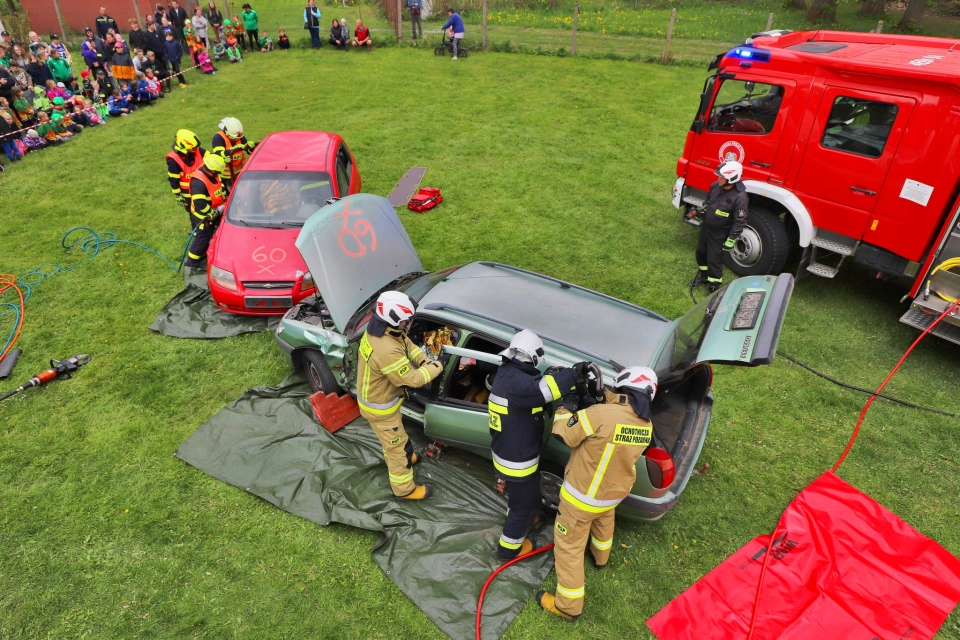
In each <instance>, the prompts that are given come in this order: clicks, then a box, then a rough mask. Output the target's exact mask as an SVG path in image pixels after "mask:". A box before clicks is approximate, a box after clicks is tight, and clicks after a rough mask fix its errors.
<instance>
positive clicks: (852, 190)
mask: <svg viewBox="0 0 960 640" xmlns="http://www.w3.org/2000/svg"><path fill="white" fill-rule="evenodd" d="M914 105H915V100H914V99H913V98H910V97H906V96H899V95H894V94H885V93H877V92H874V91H860V90H856V89H851V88H848V87H838V86H826V87H824V91H823V97H822V98H821V100H820V107H819V109H818V111H817V115H816V119H815V120H814V123H813V129H812V130H811V131H810V134H809V137H808V142H807V145H806V151H805V153H804V155H803V161H802V162H801V165H800V171H799V173H798V175H797V179H796V183H795V186H794V191H795V192H796V193H797V195H799V196H800V199H801V200H802V201H803V203H804V204H805V205H806V206H807V208H808V209H809V210H810V212H811V213H812V214H813V223H814V225H815V226H817V227H819V228H824V229H828V230H830V231H834V232H836V233H840V234H843V235H845V236H849V237H851V238H857V239H859V238H860V237H861V236H862V235H863V233H864V231H865V230H866V227H867V223H868V221H869V219H870V216H871V213H872V212H873V209H874V207H875V206H876V203H877V194H878V193H879V192H880V188H881V187H882V186H883V182H884V180H885V179H886V177H887V172H888V171H889V170H890V166H891V164H892V162H893V157H894V155H895V154H896V151H897V147H898V146H899V144H900V139H901V137H902V135H903V131H904V129H906V125H907V121H908V120H909V119H910V114H911V113H912V112H913V108H914Z"/></svg>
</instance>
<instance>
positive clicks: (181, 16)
mask: <svg viewBox="0 0 960 640" xmlns="http://www.w3.org/2000/svg"><path fill="white" fill-rule="evenodd" d="M167 15H168V16H170V24H171V25H173V32H174V36H173V37H175V38H176V39H177V41H178V42H179V43H180V45H181V46H182V47H183V49H184V50H186V49H187V37H186V36H185V35H183V27H184V26H185V25H186V24H187V20H188V19H189V17H188V16H187V12H186V10H185V9H184V8H183V7H181V6H180V3H179V2H177V0H171V2H170V11H168V12H167Z"/></svg>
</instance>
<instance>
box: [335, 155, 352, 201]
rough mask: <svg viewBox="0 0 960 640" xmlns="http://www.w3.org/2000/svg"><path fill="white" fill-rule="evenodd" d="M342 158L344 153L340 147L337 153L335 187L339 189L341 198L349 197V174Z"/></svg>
mask: <svg viewBox="0 0 960 640" xmlns="http://www.w3.org/2000/svg"><path fill="white" fill-rule="evenodd" d="M343 157H344V151H343V147H342V146H341V147H340V150H339V151H337V186H338V187H339V191H340V197H341V198H344V197H346V196H348V195H350V173H349V172H348V171H347V168H346V165H345V163H344V161H343Z"/></svg>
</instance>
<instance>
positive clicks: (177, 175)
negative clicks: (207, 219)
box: [167, 129, 206, 212]
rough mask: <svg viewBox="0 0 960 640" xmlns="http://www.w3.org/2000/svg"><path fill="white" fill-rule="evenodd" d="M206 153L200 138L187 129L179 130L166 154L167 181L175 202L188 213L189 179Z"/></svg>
mask: <svg viewBox="0 0 960 640" xmlns="http://www.w3.org/2000/svg"><path fill="white" fill-rule="evenodd" d="M204 153H206V152H205V151H204V150H203V147H201V146H200V138H198V137H197V134H195V133H194V132H193V131H190V130H189V129H180V130H179V131H177V135H176V136H175V137H174V140H173V149H172V150H171V151H170V153H168V154H167V179H168V180H169V181H170V189H171V190H172V191H173V197H175V198H176V199H177V202H179V203H180V205H181V206H182V207H183V208H184V209H186V210H187V212H189V211H190V179H191V178H192V177H193V173H194V172H195V171H196V170H197V169H199V168H200V165H202V164H203V155H204Z"/></svg>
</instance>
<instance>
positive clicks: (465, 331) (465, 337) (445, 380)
mask: <svg viewBox="0 0 960 640" xmlns="http://www.w3.org/2000/svg"><path fill="white" fill-rule="evenodd" d="M424 317H425V318H429V319H430V320H432V321H434V322H441V323H444V324H446V325H447V326H450V327H454V328H456V329H458V330H459V331H460V342H459V344H457V345H455V346H457V347H460V348H463V349H467V348H468V347H467V346H466V344H467V342H468V341H469V340H470V339H471V338H473V337H474V336H476V337H478V338H480V339H481V340H486V341H487V342H491V343H493V344H497V345H501V346H502V347H503V348H504V349H506V348H507V347H508V346H510V345H509V343H508V342H506V341H504V340H503V339H501V338H495V337H493V336H491V335H489V334H487V333H484V332H482V331H477V330H475V329H471V328H470V327H466V326H462V323H461V324H456V323H453V322H449V321H448V320H441V319H439V318H434V317H433V316H429V315H424ZM474 351H476V349H474ZM460 358H461V356H457V357H456V359H453V358H451V359H450V363H451V364H450V366H448V367H447V368H446V369H444V372H443V374H442V375H441V376H440V377H441V378H442V382H441V383H440V385H439V387H438V388H437V392H436V396H435V397H433V398H431V400H430V401H431V402H433V403H436V404H451V405H454V406H457V407H460V408H462V409H471V410H476V411H477V412H478V413H486V412H487V411H488V409H487V405H486V403H484V404H480V403H478V402H467V401H466V400H460V399H458V398H451V397H450V396H448V395H447V394H448V393H449V386H450V382H451V380H452V379H453V367H454V365H453V363H455V362H459V360H460Z"/></svg>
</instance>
